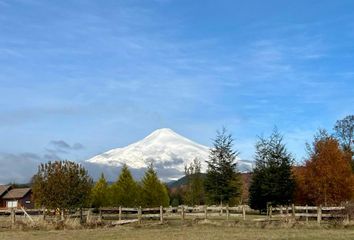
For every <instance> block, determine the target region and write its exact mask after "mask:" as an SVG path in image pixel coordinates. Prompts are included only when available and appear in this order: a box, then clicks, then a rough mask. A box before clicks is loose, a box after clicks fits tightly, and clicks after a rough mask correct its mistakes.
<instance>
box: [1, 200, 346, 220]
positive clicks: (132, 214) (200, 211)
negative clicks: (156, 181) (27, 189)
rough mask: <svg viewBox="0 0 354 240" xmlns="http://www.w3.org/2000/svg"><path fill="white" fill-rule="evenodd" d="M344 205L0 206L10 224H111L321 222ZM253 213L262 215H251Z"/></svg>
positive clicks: (342, 212)
mask: <svg viewBox="0 0 354 240" xmlns="http://www.w3.org/2000/svg"><path fill="white" fill-rule="evenodd" d="M347 212H348V211H346V207H344V206H339V207H338V206H337V207H328V206H295V205H291V206H277V207H272V206H269V207H268V209H267V215H259V212H258V211H255V210H252V209H251V208H250V207H249V206H247V205H239V206H232V207H231V206H227V205H226V206H206V205H202V206H183V205H182V206H178V207H162V206H160V207H154V208H141V207H136V208H131V207H130V208H127V207H114V208H99V209H78V210H66V211H65V212H63V211H59V210H48V209H23V208H21V209H17V208H12V209H1V210H0V220H1V219H7V221H10V222H11V224H15V222H16V219H17V220H25V221H30V222H35V221H38V220H44V221H58V220H59V221H63V220H65V219H80V222H81V223H85V222H86V223H97V222H103V221H105V222H107V221H109V222H110V223H111V224H113V225H121V224H126V223H132V222H138V223H141V222H142V221H144V220H159V221H160V222H161V223H163V222H164V221H165V220H167V219H168V220H181V221H185V220H187V219H213V220H222V219H224V220H230V219H231V220H232V219H238V220H246V219H247V216H251V215H252V216H253V217H252V218H251V217H249V218H248V219H249V220H254V221H273V220H279V219H280V220H286V221H287V220H290V219H293V220H298V221H301V220H306V222H308V221H309V219H311V220H317V222H318V223H321V221H323V220H327V219H344V220H348V221H349V219H350V217H349V214H348V213H347ZM254 216H256V217H257V216H258V217H263V218H258V219H257V218H254Z"/></svg>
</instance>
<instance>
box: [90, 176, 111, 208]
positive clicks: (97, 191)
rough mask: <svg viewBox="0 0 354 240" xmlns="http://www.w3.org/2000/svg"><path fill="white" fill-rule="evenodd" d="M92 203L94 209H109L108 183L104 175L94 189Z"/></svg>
mask: <svg viewBox="0 0 354 240" xmlns="http://www.w3.org/2000/svg"><path fill="white" fill-rule="evenodd" d="M91 202H92V207H94V208H99V207H107V206H108V205H109V192H108V183H107V181H106V178H105V177H104V174H103V173H102V174H101V177H100V179H99V180H98V181H97V183H96V184H95V186H94V187H93V188H92V191H91Z"/></svg>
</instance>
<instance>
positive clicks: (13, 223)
mask: <svg viewBox="0 0 354 240" xmlns="http://www.w3.org/2000/svg"><path fill="white" fill-rule="evenodd" d="M10 218H11V227H13V226H14V225H15V222H16V213H15V209H14V208H11V214H10Z"/></svg>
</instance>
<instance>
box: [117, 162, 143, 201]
mask: <svg viewBox="0 0 354 240" xmlns="http://www.w3.org/2000/svg"><path fill="white" fill-rule="evenodd" d="M111 202H112V205H113V206H123V207H136V206H138V204H139V202H140V196H139V186H138V184H137V182H135V180H134V179H133V176H132V175H131V173H130V171H129V169H128V166H127V165H126V164H124V165H123V167H122V170H121V173H120V175H119V177H118V179H117V181H116V182H115V183H114V184H112V186H111Z"/></svg>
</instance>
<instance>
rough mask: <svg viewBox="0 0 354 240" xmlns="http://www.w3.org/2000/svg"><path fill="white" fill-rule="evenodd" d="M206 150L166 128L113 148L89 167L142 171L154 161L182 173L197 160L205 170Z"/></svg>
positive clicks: (92, 161)
mask: <svg viewBox="0 0 354 240" xmlns="http://www.w3.org/2000/svg"><path fill="white" fill-rule="evenodd" d="M208 154H209V148H208V147H206V146H203V145H200V144H198V143H195V142H193V141H191V140H189V139H187V138H185V137H183V136H181V135H179V134H177V133H175V132H174V131H172V130H171V129H168V128H162V129H158V130H156V131H154V132H153V133H151V134H150V135H148V136H147V137H145V138H144V139H142V140H140V141H138V142H136V143H133V144H130V145H128V146H126V147H123V148H115V149H112V150H109V151H108V152H105V153H103V154H100V155H97V156H95V157H93V158H91V159H89V160H87V161H88V162H90V163H97V164H105V165H110V166H121V165H123V164H124V163H125V164H127V165H128V166H129V167H131V168H144V167H146V166H147V164H148V163H149V162H151V161H153V163H154V164H157V165H163V166H164V167H166V168H176V169H177V170H179V171H183V170H184V166H185V165H186V164H189V163H190V162H192V161H193V160H194V159H195V158H198V159H199V160H200V161H201V162H202V164H203V165H204V168H205V164H204V162H205V160H206V159H208Z"/></svg>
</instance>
